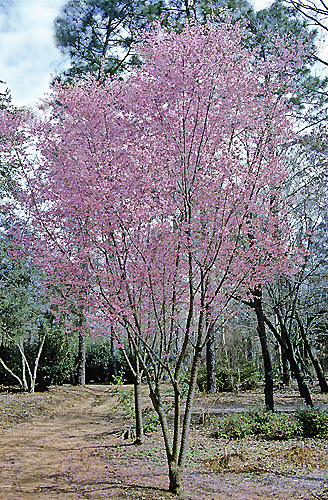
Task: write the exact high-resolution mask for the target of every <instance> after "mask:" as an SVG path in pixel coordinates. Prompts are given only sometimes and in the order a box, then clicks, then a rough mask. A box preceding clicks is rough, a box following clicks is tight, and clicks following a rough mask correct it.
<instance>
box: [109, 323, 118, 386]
mask: <svg viewBox="0 0 328 500" xmlns="http://www.w3.org/2000/svg"><path fill="white" fill-rule="evenodd" d="M110 355H111V365H112V376H113V377H117V375H118V363H117V349H116V345H115V335H114V328H113V327H111V332H110ZM114 380H115V379H114Z"/></svg>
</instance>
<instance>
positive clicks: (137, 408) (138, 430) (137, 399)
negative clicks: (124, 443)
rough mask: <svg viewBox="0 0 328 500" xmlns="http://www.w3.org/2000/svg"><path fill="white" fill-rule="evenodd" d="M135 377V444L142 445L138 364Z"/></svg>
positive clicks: (137, 364)
mask: <svg viewBox="0 0 328 500" xmlns="http://www.w3.org/2000/svg"><path fill="white" fill-rule="evenodd" d="M136 368H137V370H136V377H134V409H135V414H136V439H135V442H134V443H135V444H143V442H144V433H143V424H142V406H141V373H140V370H139V362H138V360H137V362H136Z"/></svg>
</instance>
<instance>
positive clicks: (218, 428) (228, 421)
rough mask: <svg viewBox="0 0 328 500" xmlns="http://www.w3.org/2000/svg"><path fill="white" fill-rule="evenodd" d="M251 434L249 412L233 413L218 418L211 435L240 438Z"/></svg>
mask: <svg viewBox="0 0 328 500" xmlns="http://www.w3.org/2000/svg"><path fill="white" fill-rule="evenodd" d="M250 434H252V419H251V418H250V414H249V413H235V414H231V415H224V416H223V417H220V418H218V420H217V421H216V425H215V430H214V432H213V434H212V435H213V437H215V438H224V439H242V438H244V437H245V436H248V435H250Z"/></svg>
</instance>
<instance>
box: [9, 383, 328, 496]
mask: <svg viewBox="0 0 328 500" xmlns="http://www.w3.org/2000/svg"><path fill="white" fill-rule="evenodd" d="M15 397H16V396H15V395H10V398H12V399H11V404H12V403H13V402H15V401H16V400H15ZM24 397H26V399H25V400H24V399H22V400H19V401H20V404H22V401H23V402H24V401H25V410H24V411H26V412H27V416H26V419H27V420H28V421H26V422H23V423H15V425H5V426H4V427H3V430H2V431H0V500H58V499H62V500H77V499H90V500H98V499H110V500H137V499H139V500H167V499H172V496H171V495H170V494H169V493H168V492H167V484H168V480H167V470H166V464H165V459H164V456H163V449H162V448H163V447H162V444H161V437H160V434H159V433H156V432H155V433H152V434H151V435H147V439H146V443H145V445H143V446H141V447H136V446H133V445H132V442H131V441H129V440H127V441H124V440H123V439H122V431H123V430H124V429H125V428H127V427H128V425H129V423H128V421H127V420H126V419H124V413H123V412H122V410H120V408H119V407H118V406H117V395H115V394H114V393H110V392H108V388H107V387H104V386H89V387H87V388H85V389H78V388H71V387H64V388H58V389H57V392H55V393H54V394H53V395H52V393H50V395H49V396H47V395H43V396H42V398H43V399H42V401H41V403H42V404H41V403H40V405H41V406H40V408H41V409H40V410H38V411H36V410H35V411H34V412H33V411H32V410H31V409H33V405H34V406H35V407H36V406H37V403H38V399H37V398H38V396H35V398H34V399H33V397H32V396H30V395H25V396H24ZM40 397H41V396H40ZM146 397H147V396H146V393H145V395H144V402H146ZM229 397H231V398H232V396H229ZM8 398H9V396H8ZM8 398H7V399H8ZM47 398H49V400H48V399H47ZM5 401H6V400H5V399H3V400H1V398H0V405H1V404H2V406H3V405H4V404H5ZM38 404H39V403H38ZM27 405H29V408H30V410H31V413H30V414H29V413H28V411H27V410H26V408H27ZM42 405H43V406H42ZM8 408H11V407H10V406H9V407H8ZM8 411H9V410H8ZM20 411H21V410H20ZM226 446H229V454H230V457H231V468H230V470H229V469H226V470H222V468H221V469H220V467H219V464H220V460H221V455H222V453H223V450H224V447H226ZM295 446H296V447H295ZM297 446H298V444H297V443H296V444H295V443H293V442H291V443H289V442H286V443H260V442H253V441H251V440H250V441H241V442H235V443H232V442H230V443H228V444H227V443H220V442H218V441H215V440H213V439H210V438H209V437H208V432H207V431H206V429H204V428H200V427H197V426H196V428H195V429H193V431H192V433H191V440H190V452H189V455H188V463H187V466H186V474H185V483H186V496H185V498H186V500H200V499H202V500H203V499H204V500H228V499H231V498H234V499H235V500H260V499H261V500H269V499H270V500H272V499H275V500H300V499H308V500H310V499H313V500H314V499H316V500H327V499H328V474H327V473H328V468H327V466H328V443H327V442H322V441H321V442H317V441H315V440H312V441H308V442H306V443H305V454H304V453H303V458H304V457H307V458H306V460H305V458H304V460H303V462H302V461H301V462H297V461H296V462H295V453H296V454H297V450H298V449H299V447H297ZM295 450H296V451H295ZM303 452H304V445H303ZM325 456H326V457H327V461H325ZM293 457H294V458H293ZM296 458H297V457H296ZM298 458H299V457H298ZM260 462H261V464H262V465H261V468H259V466H258V464H259V463H260Z"/></svg>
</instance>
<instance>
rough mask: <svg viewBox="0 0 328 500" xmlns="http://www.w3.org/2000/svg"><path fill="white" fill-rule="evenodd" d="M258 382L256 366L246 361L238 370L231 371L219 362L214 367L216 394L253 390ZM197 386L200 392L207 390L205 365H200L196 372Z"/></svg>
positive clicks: (223, 362) (226, 365) (224, 362)
mask: <svg viewBox="0 0 328 500" xmlns="http://www.w3.org/2000/svg"><path fill="white" fill-rule="evenodd" d="M258 380H259V374H258V371H257V368H256V366H255V365H254V364H253V363H252V362H251V361H247V362H245V363H244V364H243V365H241V367H240V369H236V370H234V369H232V368H230V367H229V366H228V364H227V363H226V361H221V362H220V363H218V364H217V367H216V385H217V390H218V392H231V391H235V390H236V389H241V390H250V389H254V387H255V386H256V384H257V382H258ZM197 384H198V387H199V390H200V391H203V392H204V391H206V389H207V371H206V364H202V365H201V366H200V368H199V371H198V376H197Z"/></svg>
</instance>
